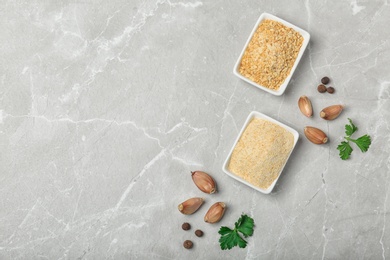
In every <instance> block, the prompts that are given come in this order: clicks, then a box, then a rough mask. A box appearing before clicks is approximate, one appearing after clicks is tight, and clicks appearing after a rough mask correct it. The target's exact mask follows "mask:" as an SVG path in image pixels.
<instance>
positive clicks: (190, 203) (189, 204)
mask: <svg viewBox="0 0 390 260" xmlns="http://www.w3.org/2000/svg"><path fill="white" fill-rule="evenodd" d="M203 202H204V199H203V198H191V199H188V200H186V201H184V202H183V203H180V204H179V206H178V209H179V211H180V212H181V213H183V214H185V215H191V214H193V213H195V212H196V211H197V210H198V209H199V208H200V206H202V204H203Z"/></svg>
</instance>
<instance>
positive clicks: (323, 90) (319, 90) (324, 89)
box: [317, 84, 326, 93]
mask: <svg viewBox="0 0 390 260" xmlns="http://www.w3.org/2000/svg"><path fill="white" fill-rule="evenodd" d="M317 90H318V92H320V93H325V92H326V87H325V86H324V85H322V84H321V85H318V87H317Z"/></svg>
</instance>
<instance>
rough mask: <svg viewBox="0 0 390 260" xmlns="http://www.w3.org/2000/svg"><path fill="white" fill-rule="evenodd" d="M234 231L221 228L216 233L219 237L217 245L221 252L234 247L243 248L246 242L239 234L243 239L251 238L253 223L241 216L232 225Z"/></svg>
mask: <svg viewBox="0 0 390 260" xmlns="http://www.w3.org/2000/svg"><path fill="white" fill-rule="evenodd" d="M234 226H235V227H234V229H230V228H228V227H224V226H222V227H221V228H220V229H219V231H218V233H219V234H220V235H221V237H220V238H219V243H220V246H221V249H222V250H225V249H229V250H230V249H232V248H233V247H235V246H239V247H240V248H245V247H246V245H247V242H246V241H245V240H244V239H243V238H242V237H241V236H240V233H241V234H243V235H244V237H248V236H252V234H253V227H254V221H253V219H252V218H251V217H249V216H247V215H241V217H240V218H239V219H238V221H237V222H236V223H234Z"/></svg>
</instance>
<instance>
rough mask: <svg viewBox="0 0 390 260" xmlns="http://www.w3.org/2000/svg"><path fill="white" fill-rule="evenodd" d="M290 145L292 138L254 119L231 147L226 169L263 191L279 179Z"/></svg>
mask: <svg viewBox="0 0 390 260" xmlns="http://www.w3.org/2000/svg"><path fill="white" fill-rule="evenodd" d="M293 146H294V136H293V134H292V133H290V132H289V131H287V130H286V129H284V128H283V127H281V126H279V125H277V124H275V123H272V122H270V121H268V120H264V119H260V118H254V119H252V121H251V122H250V123H249V124H248V126H247V127H246V129H245V130H244V132H243V134H242V135H241V137H240V139H239V141H238V142H237V145H236V146H235V147H234V150H233V153H232V156H231V158H230V162H229V166H228V169H229V171H231V172H232V173H234V174H235V175H237V176H239V177H241V178H242V179H244V180H246V181H247V182H249V183H251V184H252V185H254V186H257V187H260V188H262V189H267V188H268V187H269V186H270V185H271V184H272V183H273V182H274V180H275V179H276V178H277V177H278V176H279V174H280V172H281V170H282V167H283V166H284V164H285V163H286V160H287V158H288V156H289V154H290V152H291V150H292V148H293Z"/></svg>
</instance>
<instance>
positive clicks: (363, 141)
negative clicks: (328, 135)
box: [351, 135, 371, 153]
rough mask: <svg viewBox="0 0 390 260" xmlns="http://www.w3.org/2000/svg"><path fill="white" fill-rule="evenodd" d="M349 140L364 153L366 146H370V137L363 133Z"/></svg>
mask: <svg viewBox="0 0 390 260" xmlns="http://www.w3.org/2000/svg"><path fill="white" fill-rule="evenodd" d="M351 141H352V142H354V143H355V144H356V145H357V146H358V147H359V148H360V150H361V151H362V152H363V153H365V152H367V150H368V148H369V147H370V144H371V137H370V136H369V135H363V136H361V137H359V138H358V139H356V140H351Z"/></svg>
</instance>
